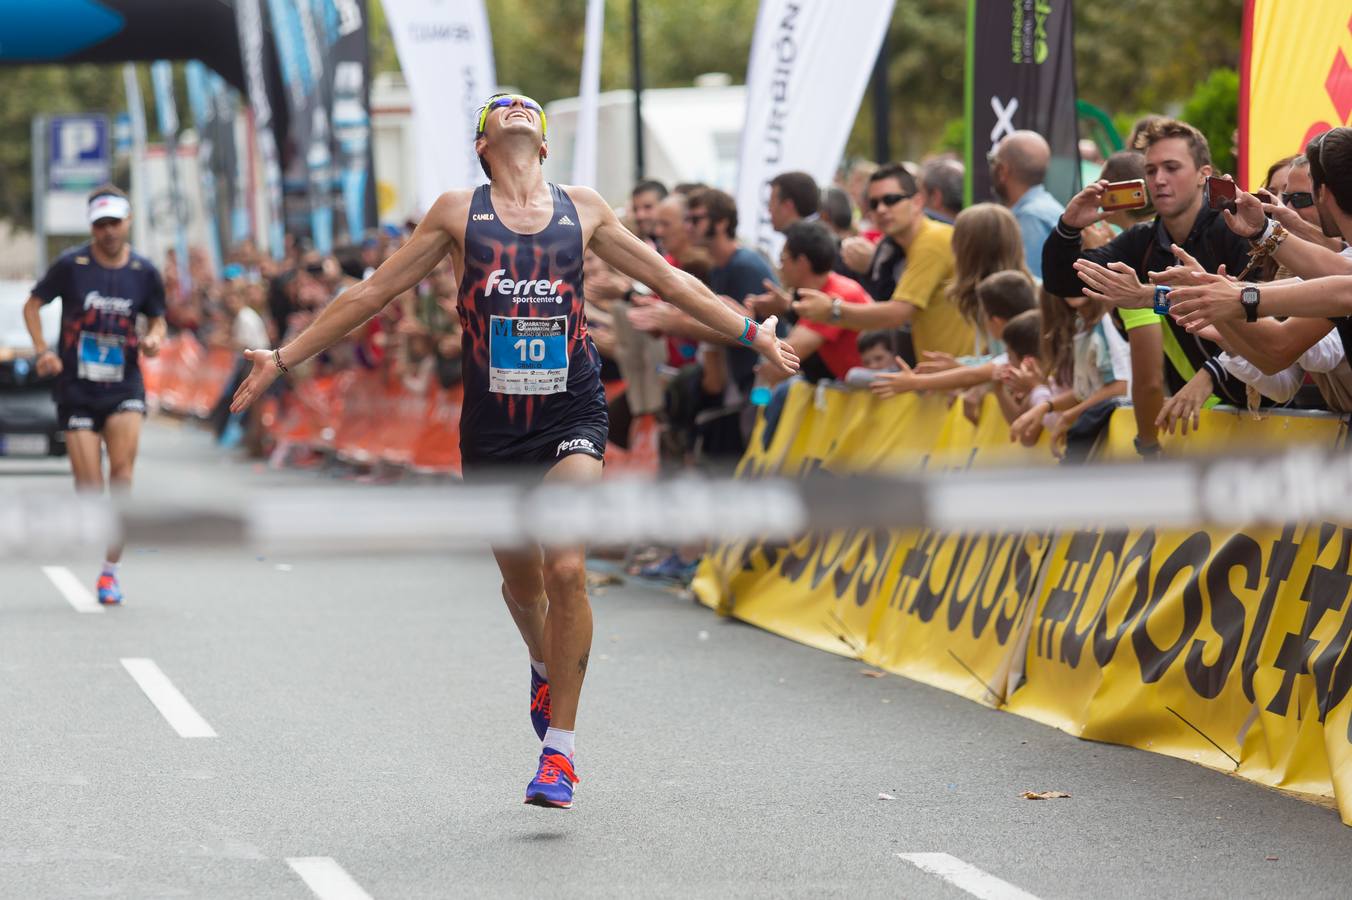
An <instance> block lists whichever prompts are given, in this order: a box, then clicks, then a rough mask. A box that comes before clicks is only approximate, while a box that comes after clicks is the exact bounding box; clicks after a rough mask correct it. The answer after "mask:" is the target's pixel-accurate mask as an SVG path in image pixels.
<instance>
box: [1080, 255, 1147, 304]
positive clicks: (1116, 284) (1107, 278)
mask: <svg viewBox="0 0 1352 900" xmlns="http://www.w3.org/2000/svg"><path fill="white" fill-rule="evenodd" d="M1075 272H1076V274H1077V275H1079V276H1080V280H1081V281H1083V282H1084V284H1085V287H1084V292H1083V293H1084V295H1085V296H1086V297H1088V298H1089V299H1091V300H1098V301H1101V302H1106V303H1111V304H1112V305H1113V306H1120V307H1122V308H1123V309H1140V308H1142V307H1146V306H1149V305H1150V304H1151V302H1152V301H1153V299H1154V290H1152V289H1151V287H1150V285H1148V284H1141V282H1140V280H1139V279H1137V277H1136V270H1135V269H1133V268H1132V267H1131V266H1129V265H1127V264H1126V263H1124V262H1113V263H1109V264H1108V265H1106V266H1101V265H1099V264H1098V263H1096V262H1093V261H1092V260H1088V259H1077V260H1075Z"/></svg>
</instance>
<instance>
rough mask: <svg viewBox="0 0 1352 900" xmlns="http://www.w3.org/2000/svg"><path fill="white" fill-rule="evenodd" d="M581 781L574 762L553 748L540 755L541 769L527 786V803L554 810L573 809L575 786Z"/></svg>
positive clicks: (548, 748)
mask: <svg viewBox="0 0 1352 900" xmlns="http://www.w3.org/2000/svg"><path fill="white" fill-rule="evenodd" d="M578 781H579V779H578V777H577V773H576V772H574V771H573V761H572V760H570V759H569V758H568V757H566V756H564V755H563V754H562V753H560V752H559V751H557V750H555V749H553V748H552V747H546V748H544V750H543V751H542V752H541V753H540V769H539V771H538V772H536V773H535V778H534V779H532V780H531V783H530V784H528V785H526V802H527V803H529V804H530V805H531V806H547V807H552V808H554V809H572V808H573V785H575V784H577V782H578Z"/></svg>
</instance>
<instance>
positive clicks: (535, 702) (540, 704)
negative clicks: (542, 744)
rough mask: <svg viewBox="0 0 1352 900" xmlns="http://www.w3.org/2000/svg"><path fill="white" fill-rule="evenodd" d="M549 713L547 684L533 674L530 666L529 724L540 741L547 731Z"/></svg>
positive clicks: (532, 667) (532, 668) (533, 670)
mask: <svg viewBox="0 0 1352 900" xmlns="http://www.w3.org/2000/svg"><path fill="white" fill-rule="evenodd" d="M549 713H550V703H549V682H548V681H546V680H545V679H543V678H541V677H540V676H539V675H537V674H535V667H534V666H531V670H530V723H531V725H532V726H534V728H535V736H536V737H538V738H539V739H540V740H542V741H543V740H544V739H545V732H546V731H548V730H549Z"/></svg>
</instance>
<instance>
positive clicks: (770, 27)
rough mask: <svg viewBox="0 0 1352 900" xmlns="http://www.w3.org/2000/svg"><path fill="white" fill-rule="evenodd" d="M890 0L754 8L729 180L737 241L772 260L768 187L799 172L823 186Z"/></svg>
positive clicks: (786, 2) (774, 0)
mask: <svg viewBox="0 0 1352 900" xmlns="http://www.w3.org/2000/svg"><path fill="white" fill-rule="evenodd" d="M894 2H895V0H853V2H851V3H850V4H849V9H848V12H845V11H843V10H842V7H841V4H840V3H839V2H836V0H761V5H760V12H759V13H758V14H757V17H756V32H755V35H754V36H753V37H752V39H751V59H750V62H749V63H748V65H747V71H746V129H745V130H744V131H743V132H742V146H741V161H740V166H739V168H738V171H737V219H738V221H739V227H738V230H739V231H740V232H741V235H742V238H743V239H744V240H745V241H747V242H748V243H749V244H752V245H753V246H754V247H756V249H758V250H762V251H764V252H765V253H767V254H769V256H770V258H771V259H777V258H778V255H779V248H780V245H781V243H782V242H783V238H782V237H780V235H779V234H777V233H776V232H775V230H774V229H773V228H771V227H770V213H769V204H770V179H772V178H774V177H775V176H776V175H778V174H780V173H781V172H790V171H801V172H807V173H808V174H809V175H811V176H812V177H813V178H815V179H816V180H817V183H818V184H829V183H830V181H831V178H832V176H833V175H834V174H835V170H836V166H837V165H839V164H840V158H841V154H843V153H844V152H845V142H846V140H848V139H849V136H850V128H851V126H853V125H854V118H855V115H856V114H857V113H858V112H859V102H860V101H861V100H862V99H863V96H864V89H865V88H866V87H867V86H868V81H869V76H870V75H871V74H872V73H873V64H874V62H875V61H876V58H877V56H878V48H879V47H880V46H881V44H882V39H883V33H884V30H885V29H886V28H887V26H888V23H889V22H890V21H891V20H892V7H893V4H894Z"/></svg>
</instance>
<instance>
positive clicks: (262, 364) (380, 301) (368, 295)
mask: <svg viewBox="0 0 1352 900" xmlns="http://www.w3.org/2000/svg"><path fill="white" fill-rule="evenodd" d="M467 196H468V192H463V191H457V192H450V193H446V194H442V195H441V197H439V198H438V199H437V202H436V203H435V204H433V206H432V209H431V210H430V211H429V212H428V214H427V215H426V216H425V217H424V218H423V220H422V222H421V223H420V224H419V225H418V228H417V230H416V231H414V232H413V236H412V237H411V238H409V240H408V243H406V244H404V246H402V247H400V248H399V250H398V251H397V252H396V253H395V254H394V255H393V256H391V257H390V258H389V259H387V260H385V262H384V263H383V264H381V266H380V268H378V269H376V271H375V273H374V274H373V275H372V276H371V277H370V278H368V279H366V280H365V281H363V282H361V283H359V284H355V285H353V286H352V287H350V288H348V289H347V290H345V291H343V292H342V293H341V294H339V295H338V298H337V299H335V300H334V301H333V302H332V303H330V304H329V305H328V306H327V307H325V308H324V311H323V312H321V313H320V314H319V317H318V318H316V319H315V320H314V322H312V323H311V324H310V327H309V328H306V329H305V330H304V331H302V332H301V333H300V334H299V335H298V336H297V337H296V339H295V340H293V341H291V343H289V344H287V345H286V346H285V347H280V348H278V351H277V352H278V353H279V354H280V358H281V363H282V365H284V366H287V367H288V368H289V367H291V366H294V365H299V364H300V363H302V362H304V361H305V360H307V359H309V358H310V357H312V356H314V355H315V354H317V353H321V352H323V351H324V350H327V349H328V348H329V347H332V346H333V345H334V344H336V343H338V342H339V341H340V340H342V339H343V338H344V337H345V336H346V335H348V334H349V333H351V331H352V330H353V329H354V328H356V327H357V326H359V325H361V324H362V323H363V322H365V321H366V320H367V319H370V318H371V317H372V316H374V315H375V314H376V313H378V312H380V310H381V309H383V308H384V307H385V304H387V303H389V302H390V301H391V300H393V299H394V298H395V297H397V296H399V295H400V294H402V293H403V292H404V291H407V290H408V289H410V288H412V287H413V286H414V285H416V284H417V283H418V282H420V281H422V280H423V279H424V278H426V277H427V276H428V275H429V274H431V272H432V270H433V269H434V268H436V266H437V263H439V262H441V260H442V258H443V257H444V256H445V255H446V254H447V253H448V252H450V250H451V248H452V246H453V244H454V241H455V234H454V231H453V223H454V222H456V221H458V220H459V219H463V218H464V216H463V215H457V213H463V212H464V206H465V200H466V197H467ZM244 355H245V357H246V358H248V359H249V360H250V361H252V362H253V370H252V371H251V372H250V373H249V377H248V378H246V379H245V381H244V383H243V384H241V385H240V387H239V390H238V391H236V392H235V397H234V400H233V401H232V402H231V404H230V410H231V412H239V411H240V410H243V409H245V408H247V407H248V406H249V404H250V403H252V402H253V401H254V400H257V399H258V398H259V397H260V396H262V394H263V392H264V391H265V390H267V388H268V386H269V385H270V384H272V382H273V381H274V380H275V379H276V378H277V376H278V375H279V374H281V370H280V369H279V368H278V367H277V365H276V362H275V360H274V359H273V354H272V351H269V350H245V351H244Z"/></svg>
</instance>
